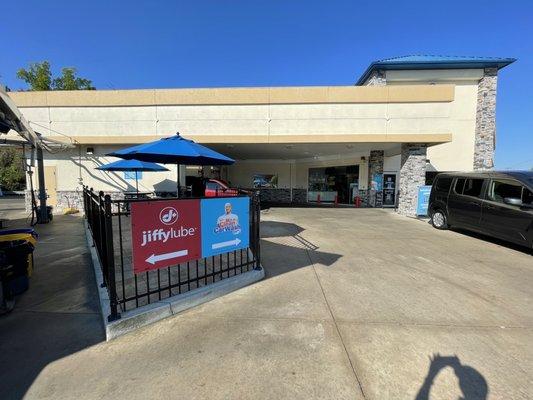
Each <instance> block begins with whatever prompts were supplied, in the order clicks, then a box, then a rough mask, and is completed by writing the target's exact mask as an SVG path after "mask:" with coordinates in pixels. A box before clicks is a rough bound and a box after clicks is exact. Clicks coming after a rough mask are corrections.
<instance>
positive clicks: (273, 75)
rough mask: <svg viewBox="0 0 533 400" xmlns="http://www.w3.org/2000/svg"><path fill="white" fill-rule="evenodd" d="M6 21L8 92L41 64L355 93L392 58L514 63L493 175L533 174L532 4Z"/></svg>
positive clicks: (105, 76) (328, 4)
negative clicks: (32, 65)
mask: <svg viewBox="0 0 533 400" xmlns="http://www.w3.org/2000/svg"><path fill="white" fill-rule="evenodd" d="M2 15H3V20H2V23H1V24H0V37H1V38H2V41H1V42H0V49H1V53H0V54H1V61H0V81H1V82H2V83H4V84H6V85H8V86H9V87H10V88H11V89H12V90H16V89H20V88H23V87H24V84H23V83H22V82H21V81H18V80H17V79H16V76H15V74H16V71H17V69H18V68H20V67H24V66H26V65H27V64H28V63H29V62H32V61H42V60H49V61H50V62H51V63H52V66H53V69H54V71H58V70H59V69H60V68H61V67H64V66H75V67H77V68H78V70H79V73H80V75H82V76H83V77H87V78H89V79H92V80H93V83H94V84H95V85H96V87H97V88H99V89H119V88H167V87H213V86H276V85H280V86H284V85H351V84H353V83H354V82H355V81H356V79H357V78H358V77H359V75H360V74H361V73H363V71H364V70H365V68H366V67H367V66H368V64H369V63H370V62H371V61H373V60H377V59H382V58H388V57H393V56H399V55H407V54H445V55H476V56H500V57H515V58H517V59H518V61H517V62H515V63H514V64H512V65H511V66H509V67H507V68H505V69H504V70H502V71H501V72H500V75H499V81H498V104H497V129H498V139H497V149H496V166H497V167H498V168H509V167H511V168H531V167H533V100H532V97H531V96H532V94H533V76H532V71H533V40H532V39H533V2H531V1H464V0H463V1H450V0H448V1H446V2H443V1H429V0H423V1H411V2H408V1H385V0H381V1H378V2H376V1H372V2H370V1H369V2H361V1H291V0H285V1H282V0H280V1H278V0H269V1H251V0H249V1H221V0H219V1H202V0H196V1H161V0H160V1H142V2H141V1H134V0H133V1H132V0H130V1H111V0H107V1H99V0H94V1H90V2H88V1H86V2H73V1H53V0H52V1H47V2H43V1H42V0H41V1H35V0H31V1H29V0H26V1H20V2H18V1H17V2H16V1H10V2H6V3H5V4H3V5H2ZM6 16H10V17H9V18H7V17H6ZM7 38H9V39H10V40H5V39H7Z"/></svg>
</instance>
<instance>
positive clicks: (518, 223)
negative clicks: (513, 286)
mask: <svg viewBox="0 0 533 400" xmlns="http://www.w3.org/2000/svg"><path fill="white" fill-rule="evenodd" d="M428 210H429V216H430V217H431V223H432V225H433V226H434V227H435V228H437V229H447V228H449V227H451V226H453V227H458V228H464V229H468V230H472V231H476V232H479V233H483V234H486V235H489V236H494V237H497V238H499V239H503V240H507V241H510V242H513V243H516V244H519V245H523V246H526V247H528V248H530V249H532V248H533V172H529V171H505V172H494V171H490V172H471V173H441V174H438V175H437V177H436V178H435V181H434V182H433V186H432V188H431V195H430V197H429V208H428Z"/></svg>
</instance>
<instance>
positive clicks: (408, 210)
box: [398, 143, 427, 217]
mask: <svg viewBox="0 0 533 400" xmlns="http://www.w3.org/2000/svg"><path fill="white" fill-rule="evenodd" d="M426 150H427V149H426V145H425V144H421V143H403V144H402V155H401V166H400V193H399V203H398V213H399V214H402V215H408V216H413V217H414V216H416V205H417V198H418V188H419V187H420V186H422V185H425V184H426V154H427V152H426Z"/></svg>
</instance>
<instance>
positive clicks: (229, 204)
mask: <svg viewBox="0 0 533 400" xmlns="http://www.w3.org/2000/svg"><path fill="white" fill-rule="evenodd" d="M200 213H201V217H202V219H201V220H202V256H203V257H209V256H214V255H216V254H222V253H227V252H230V251H233V250H237V249H243V248H246V247H248V246H249V244H250V198H249V197H234V198H231V197H225V198H214V199H202V200H201V202H200Z"/></svg>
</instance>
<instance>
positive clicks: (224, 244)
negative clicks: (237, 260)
mask: <svg viewBox="0 0 533 400" xmlns="http://www.w3.org/2000/svg"><path fill="white" fill-rule="evenodd" d="M240 242H241V239H239V238H237V239H233V240H228V241H227V242H220V243H215V244H212V245H211V249H213V250H216V249H221V248H222V247H228V246H237V245H238V244H239V243H240Z"/></svg>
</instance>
